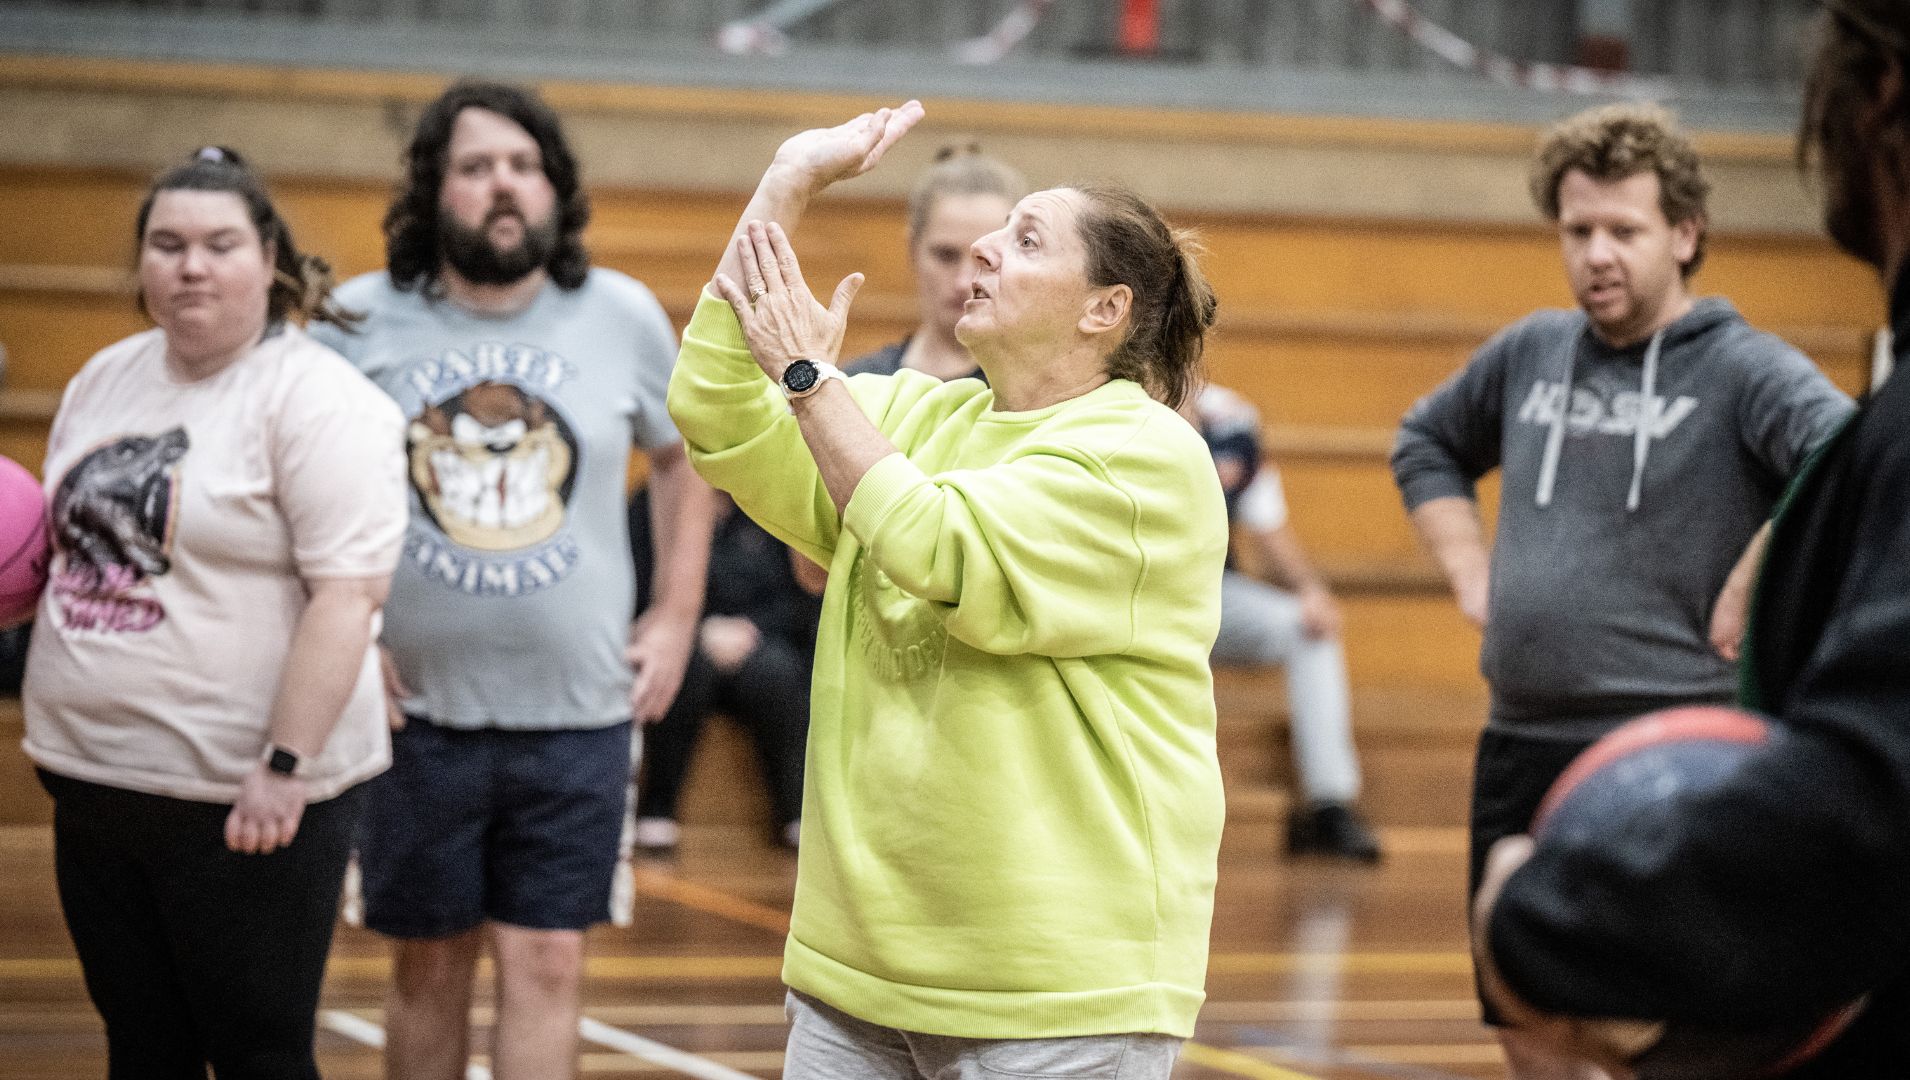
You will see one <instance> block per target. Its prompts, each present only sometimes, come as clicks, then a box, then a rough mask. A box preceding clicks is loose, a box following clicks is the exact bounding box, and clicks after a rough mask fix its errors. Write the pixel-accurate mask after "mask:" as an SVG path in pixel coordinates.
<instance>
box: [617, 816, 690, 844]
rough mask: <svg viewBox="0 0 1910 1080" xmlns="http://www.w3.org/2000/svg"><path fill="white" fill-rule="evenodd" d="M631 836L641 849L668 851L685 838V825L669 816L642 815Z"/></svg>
mask: <svg viewBox="0 0 1910 1080" xmlns="http://www.w3.org/2000/svg"><path fill="white" fill-rule="evenodd" d="M630 838H631V840H632V841H633V842H634V843H635V844H636V845H637V849H638V850H640V851H668V850H670V849H671V848H673V847H675V846H676V845H677V842H678V841H680V840H682V839H683V827H682V826H681V825H678V824H677V823H676V822H675V821H674V820H672V819H670V818H667V817H640V818H638V819H637V825H636V828H634V829H632V830H631V831H630Z"/></svg>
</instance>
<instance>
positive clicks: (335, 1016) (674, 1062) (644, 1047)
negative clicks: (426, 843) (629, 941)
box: [318, 1009, 758, 1080]
mask: <svg viewBox="0 0 1910 1080" xmlns="http://www.w3.org/2000/svg"><path fill="white" fill-rule="evenodd" d="M318 1020H319V1023H320V1024H321V1025H323V1026H325V1027H327V1028H330V1029H331V1030H333V1031H335V1032H337V1033H338V1034H340V1035H343V1036H345V1037H346V1038H347V1039H350V1040H352V1041H353V1042H357V1043H362V1044H364V1045H366V1046H383V1045H385V1029H384V1028H381V1027H379V1026H378V1025H377V1024H374V1023H372V1022H371V1021H369V1020H367V1019H365V1018H364V1017H362V1016H358V1015H357V1014H355V1013H348V1012H345V1011H344V1010H342V1009H327V1010H325V1011H324V1012H322V1013H320V1014H319V1017H318ZM577 1034H579V1035H581V1036H582V1037H583V1038H585V1039H587V1040H589V1041H590V1042H593V1043H596V1044H597V1045H599V1046H607V1047H609V1048H610V1049H612V1050H616V1051H619V1052H621V1053H624V1054H628V1055H629V1056H631V1057H633V1058H636V1059H638V1060H640V1061H647V1062H650V1063H651V1064H653V1065H659V1066H662V1067H663V1068H666V1069H671V1070H674V1071H676V1072H680V1073H683V1074H684V1075H686V1076H694V1077H697V1078H698V1080H758V1078H757V1077H754V1076H751V1075H750V1074H749V1073H746V1072H738V1071H737V1070H735V1069H732V1068H730V1067H729V1066H727V1065H719V1064H717V1063H716V1062H714V1061H711V1060H710V1059H708V1058H704V1057H698V1056H697V1055H695V1054H692V1053H690V1052H688V1051H686V1050H678V1049H677V1048H676V1047H674V1046H670V1045H667V1044H665V1043H660V1042H657V1041H656V1040H655V1039H646V1038H644V1037H643V1036H641V1035H634V1034H632V1033H630V1032H628V1031H625V1030H623V1029H622V1028H614V1027H611V1026H610V1025H609V1024H606V1023H603V1022H602V1021H599V1020H592V1019H591V1018H590V1017H588V1016H586V1017H583V1018H582V1019H580V1020H579V1021H578V1022H577ZM464 1080H491V1070H490V1069H488V1068H486V1067H485V1066H483V1065H476V1064H474V1065H472V1066H470V1067H469V1068H468V1069H466V1070H465V1073H464Z"/></svg>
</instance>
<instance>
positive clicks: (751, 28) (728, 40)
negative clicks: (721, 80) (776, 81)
mask: <svg viewBox="0 0 1910 1080" xmlns="http://www.w3.org/2000/svg"><path fill="white" fill-rule="evenodd" d="M841 2H842V0H781V2H780V3H775V4H771V5H770V6H769V7H768V8H766V9H765V10H763V11H759V12H757V13H756V14H755V15H754V16H752V17H750V18H747V19H735V20H732V21H730V22H726V23H724V24H723V26H722V28H721V29H719V30H718V31H717V32H716V47H717V48H718V49H721V50H722V51H724V52H726V53H728V54H730V55H731V56H781V55H782V54H783V53H785V52H788V51H789V35H788V33H787V31H788V30H789V29H790V28H791V27H793V26H795V25H796V24H797V23H799V22H802V21H803V20H804V19H807V18H809V17H810V16H812V15H816V14H820V13H821V12H824V11H827V10H828V9H830V8H832V7H835V6H836V5H837V4H839V3H841Z"/></svg>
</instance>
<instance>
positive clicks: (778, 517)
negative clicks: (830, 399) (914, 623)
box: [669, 291, 896, 566]
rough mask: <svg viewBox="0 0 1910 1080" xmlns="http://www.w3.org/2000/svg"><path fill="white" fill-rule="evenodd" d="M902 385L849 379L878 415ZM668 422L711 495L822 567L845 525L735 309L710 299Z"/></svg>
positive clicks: (687, 349) (687, 343) (683, 364)
mask: <svg viewBox="0 0 1910 1080" xmlns="http://www.w3.org/2000/svg"><path fill="white" fill-rule="evenodd" d="M895 382H896V380H893V379H877V378H867V377H865V378H857V379H854V380H851V392H852V393H854V394H855V396H856V402H857V404H858V405H860V406H861V407H862V409H863V412H865V413H869V412H870V411H871V409H872V408H874V409H876V410H877V411H878V413H879V412H880V410H881V409H882V408H883V406H885V405H886V403H887V400H888V397H889V396H892V395H893V385H894V383H895ZM669 405H670V418H671V419H672V420H674V421H675V422H676V426H677V430H679V431H680V432H682V434H683V443H684V446H685V447H686V448H687V450H688V452H689V456H690V462H691V464H692V465H694V466H695V467H696V471H697V473H698V474H700V475H701V476H702V477H703V479H705V480H707V481H709V482H710V484H711V486H713V487H716V488H720V489H721V490H723V491H727V492H729V493H730V494H731V495H732V496H733V497H735V499H736V505H737V506H739V507H741V508H742V510H743V512H744V513H746V514H748V515H749V516H750V517H751V518H753V519H755V520H756V522H757V523H758V524H760V525H762V526H763V528H765V529H767V530H769V532H770V533H771V534H772V535H774V536H775V537H776V538H777V539H778V540H781V541H782V542H783V543H786V544H789V545H790V546H792V547H794V548H795V549H796V550H798V551H800V552H802V553H803V554H804V555H807V556H809V557H810V558H811V559H814V560H815V561H816V562H818V563H820V564H821V565H823V566H828V565H829V560H830V555H831V553H832V552H833V551H834V550H835V546H836V536H837V534H838V532H839V531H840V528H841V525H840V519H839V518H838V516H837V514H836V508H835V504H834V503H833V502H831V501H830V499H829V492H828V490H827V489H826V488H824V487H823V483H822V474H821V472H819V471H818V470H817V468H816V459H815V458H814V457H813V456H811V455H810V453H809V446H808V444H807V443H805V442H804V441H803V437H802V431H801V429H800V428H798V427H797V425H796V418H795V417H794V416H793V415H791V414H790V412H789V403H788V402H787V401H786V400H784V398H783V395H782V392H781V391H780V390H778V389H777V388H776V387H775V386H773V385H771V384H770V381H769V379H768V378H767V377H766V376H764V375H763V371H762V369H761V368H759V367H757V366H756V361H755V359H754V358H752V357H751V356H750V354H749V346H748V344H747V343H746V342H745V341H744V338H743V328H742V326H741V325H740V324H739V323H738V322H737V321H736V313H735V312H733V311H731V310H730V306H729V303H728V302H727V301H725V300H723V299H721V298H720V297H717V296H714V295H712V294H710V293H709V292H707V291H706V292H705V293H704V294H703V296H702V298H701V299H700V300H699V301H698V302H697V305H696V313H695V314H694V315H692V316H691V318H690V325H689V327H688V329H686V330H685V331H684V333H683V348H682V351H681V352H679V353H678V354H677V362H676V369H675V370H674V371H673V372H671V375H670V396H669Z"/></svg>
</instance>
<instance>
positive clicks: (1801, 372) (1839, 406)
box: [1738, 334, 1855, 483]
mask: <svg viewBox="0 0 1910 1080" xmlns="http://www.w3.org/2000/svg"><path fill="white" fill-rule="evenodd" d="M1757 339H1758V340H1757V344H1756V346H1755V347H1753V348H1752V349H1750V350H1747V351H1748V352H1749V354H1750V356H1751V357H1753V358H1754V360H1753V362H1752V363H1750V364H1749V365H1747V367H1746V376H1745V377H1746V379H1747V380H1748V385H1747V386H1746V387H1745V392H1744V393H1742V394H1740V395H1739V396H1738V408H1739V410H1740V411H1739V414H1738V430H1739V431H1741V432H1743V433H1744V442H1745V445H1746V447H1747V448H1748V449H1749V450H1750V451H1751V453H1752V454H1753V455H1754V456H1755V457H1756V458H1757V460H1758V461H1760V462H1762V463H1763V464H1764V466H1765V468H1767V469H1769V470H1770V471H1771V475H1772V476H1774V477H1776V478H1777V479H1778V480H1779V481H1780V482H1781V483H1789V482H1790V481H1791V480H1792V479H1794V478H1795V477H1796V476H1797V471H1798V470H1799V469H1800V468H1802V467H1803V465H1804V461H1805V459H1807V458H1809V457H1810V454H1811V451H1813V450H1815V449H1817V448H1818V447H1819V446H1820V445H1822V444H1823V442H1824V440H1826V439H1828V438H1830V437H1831V436H1832V435H1834V434H1836V432H1837V429H1838V428H1840V427H1842V426H1843V424H1844V422H1845V421H1846V420H1848V419H1850V414H1851V412H1852V411H1853V410H1854V409H1855V406H1854V405H1853V404H1852V403H1851V400H1850V398H1849V397H1847V396H1845V394H1844V392H1843V391H1842V390H1839V389H1837V387H1836V386H1835V385H1833V384H1832V383H1831V381H1830V380H1829V379H1827V378H1825V377H1824V373H1823V372H1821V371H1819V370H1817V367H1816V365H1814V364H1812V363H1811V362H1810V360H1809V359H1807V358H1806V357H1805V356H1804V354H1803V353H1800V352H1798V351H1797V350H1796V349H1793V348H1791V347H1790V346H1789V345H1786V344H1785V343H1784V342H1783V341H1782V340H1780V339H1779V338H1776V337H1773V336H1772V335H1770V334H1759V335H1757Z"/></svg>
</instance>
